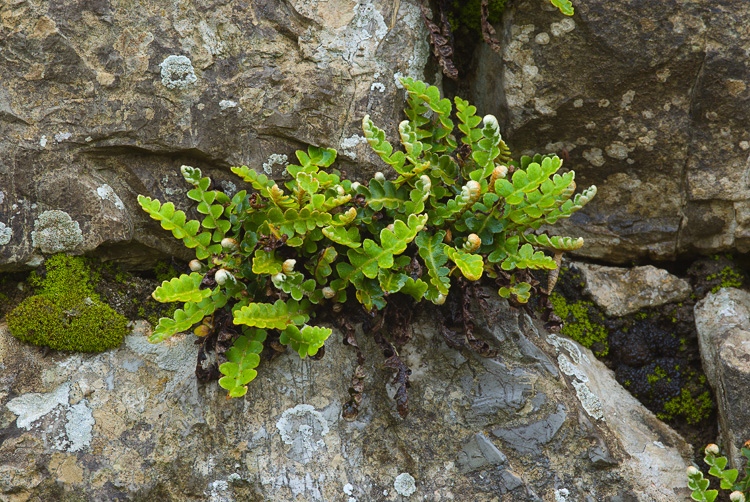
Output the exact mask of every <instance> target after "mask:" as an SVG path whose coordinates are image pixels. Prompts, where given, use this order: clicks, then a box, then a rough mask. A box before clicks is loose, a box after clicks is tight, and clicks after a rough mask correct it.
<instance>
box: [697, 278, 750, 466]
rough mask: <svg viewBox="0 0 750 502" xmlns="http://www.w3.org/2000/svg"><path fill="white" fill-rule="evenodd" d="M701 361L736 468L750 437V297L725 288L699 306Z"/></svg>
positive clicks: (744, 292) (698, 324)
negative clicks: (749, 395) (714, 394)
mask: <svg viewBox="0 0 750 502" xmlns="http://www.w3.org/2000/svg"><path fill="white" fill-rule="evenodd" d="M695 324H696V328H697V330H698V342H699V344H700V350H701V360H702V362H703V369H704V371H705V373H706V378H707V379H708V381H709V383H710V384H711V387H713V389H714V392H715V393H716V400H717V404H718V408H719V423H720V425H721V427H720V430H721V436H722V442H723V444H724V446H725V448H726V450H727V453H728V458H729V461H730V462H731V464H732V465H733V466H735V467H737V466H739V465H740V464H741V462H744V459H743V457H742V456H741V452H740V449H741V448H742V446H743V445H744V443H745V441H747V438H749V437H750V414H749V413H748V410H750V400H749V399H748V395H747V389H748V385H750V293H747V292H746V291H742V290H739V289H735V288H723V289H720V290H719V291H717V292H716V293H709V294H708V295H706V297H705V298H704V299H703V300H701V301H700V302H698V303H697V304H696V305H695Z"/></svg>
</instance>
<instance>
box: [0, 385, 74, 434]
mask: <svg viewBox="0 0 750 502" xmlns="http://www.w3.org/2000/svg"><path fill="white" fill-rule="evenodd" d="M69 395H70V385H69V384H67V383H65V384H63V385H61V386H60V387H58V388H57V389H55V390H54V391H53V392H47V393H46V394H38V393H31V394H24V395H23V396H19V397H17V398H14V399H11V400H10V402H8V404H7V405H6V406H7V408H8V409H9V410H10V411H12V412H13V413H15V414H16V415H18V418H17V419H16V426H17V427H20V428H23V429H27V430H31V428H32V424H33V423H34V422H36V421H37V420H39V419H40V418H42V417H43V416H45V415H47V414H48V413H50V412H52V410H54V409H55V408H56V407H57V406H60V405H63V406H65V405H67V404H68V396H69Z"/></svg>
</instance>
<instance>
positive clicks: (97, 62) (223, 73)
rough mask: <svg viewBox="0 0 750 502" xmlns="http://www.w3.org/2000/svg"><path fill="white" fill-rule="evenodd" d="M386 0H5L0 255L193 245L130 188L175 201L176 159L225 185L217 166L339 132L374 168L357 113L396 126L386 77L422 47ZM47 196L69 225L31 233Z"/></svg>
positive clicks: (164, 250)
mask: <svg viewBox="0 0 750 502" xmlns="http://www.w3.org/2000/svg"><path fill="white" fill-rule="evenodd" d="M397 5H399V9H398V12H393V5H392V3H391V2H382V1H380V0H377V1H373V0H366V1H360V2H343V1H339V0H333V1H326V2H312V1H309V0H290V1H287V0H259V1H254V2H250V3H248V5H247V7H246V8H244V7H243V8H237V5H236V4H234V3H232V2H226V1H220V2H214V3H211V5H210V6H208V7H206V6H201V5H198V4H196V5H193V4H190V5H184V6H182V7H180V8H176V7H175V6H174V4H173V3H171V2H168V1H165V0H155V1H153V2H150V3H149V5H148V7H145V8H138V9H130V10H122V9H117V8H114V7H113V6H112V5H110V3H109V2H84V3H81V2H79V1H74V0H55V1H52V0H42V1H41V3H38V4H34V5H33V6H32V5H31V4H29V3H27V2H14V3H13V4H12V5H7V6H5V5H4V10H3V13H4V19H8V20H10V19H12V21H8V22H9V23H10V24H8V25H5V24H4V25H3V28H4V33H5V31H7V36H4V38H3V44H2V46H3V50H2V51H0V76H1V77H2V78H0V82H2V83H0V150H1V151H2V152H3V155H2V158H0V194H2V195H1V196H0V270H1V271H6V270H18V269H23V268H27V267H28V266H27V265H26V264H27V262H29V261H30V260H32V259H34V256H35V255H34V253H35V247H41V250H42V252H44V253H51V252H57V251H59V250H60V249H63V248H64V249H65V250H74V251H75V252H77V253H91V252H92V251H94V250H96V253H97V254H99V255H101V256H102V257H104V258H107V259H116V260H118V261H120V262H123V263H125V264H127V265H129V266H131V267H139V268H147V267H149V266H150V265H152V264H153V262H154V261H155V260H156V259H157V258H159V257H163V256H164V255H165V254H166V255H171V256H179V257H182V258H190V257H191V253H190V252H189V251H188V250H186V249H185V248H184V247H183V246H182V245H181V244H180V243H179V242H177V241H176V240H174V239H173V238H172V237H171V235H170V233H169V232H167V231H164V230H162V229H161V228H160V227H159V225H158V223H156V222H154V221H152V220H150V219H149V218H148V216H147V215H146V213H144V212H143V211H142V210H141V208H140V206H139V205H138V203H137V200H136V197H137V195H138V194H144V195H148V196H150V197H153V198H157V199H159V200H161V201H163V202H164V201H172V202H174V203H175V204H177V206H178V209H181V210H188V209H189V208H190V204H189V203H190V201H189V200H188V199H187V198H186V197H185V193H186V192H187V189H188V188H189V187H188V186H187V185H186V183H185V182H184V180H183V179H182V176H181V175H180V173H179V167H180V166H181V165H182V164H188V165H192V166H194V167H199V168H201V169H202V170H203V172H204V173H206V174H209V175H211V176H212V178H213V179H214V181H215V182H216V184H217V186H219V187H227V186H230V185H234V186H235V189H241V188H237V187H239V186H241V185H242V184H243V183H242V182H241V180H239V179H238V178H237V177H235V176H234V175H233V174H232V173H230V172H229V169H228V168H229V166H240V165H247V166H250V167H252V168H254V169H257V170H259V171H260V170H264V167H263V166H264V165H265V166H266V168H265V170H266V172H267V174H269V175H271V176H279V175H280V174H281V172H282V169H283V167H284V166H283V165H279V164H278V163H274V162H270V163H269V159H270V158H272V156H273V155H276V154H283V155H287V157H288V158H290V159H293V158H294V151H295V150H296V149H297V148H301V149H306V148H307V145H313V146H321V147H332V148H336V149H337V150H338V152H339V159H340V162H338V164H337V167H338V168H339V169H341V170H342V171H343V172H345V173H346V174H347V175H348V176H350V177H364V176H366V175H367V173H372V172H374V171H376V170H380V169H382V168H383V164H382V161H380V160H379V159H378V158H377V156H376V155H375V154H373V153H372V152H370V148H369V146H368V145H367V143H366V141H365V140H364V138H363V135H362V134H363V133H362V131H361V125H360V123H361V120H362V117H363V116H364V115H365V114H366V113H369V114H370V115H371V116H372V118H373V121H374V122H375V123H376V124H378V125H379V126H380V127H381V128H383V129H385V130H386V131H387V134H389V135H390V136H391V137H392V138H396V137H397V125H398V123H399V122H400V120H401V116H402V113H403V112H402V110H403V106H404V102H403V90H401V89H399V88H398V87H397V85H396V84H397V82H396V77H397V76H398V75H401V76H411V77H414V78H420V79H424V73H423V69H424V66H425V63H426V61H427V58H428V56H429V48H428V45H427V42H426V36H425V35H426V30H425V28H424V25H423V23H422V20H421V14H420V11H419V7H418V2H417V1H415V0H403V1H401V2H400V3H399V4H397ZM5 7H7V8H5ZM102 187H108V189H107V188H102ZM48 211H61V212H64V213H67V214H68V215H69V216H70V218H71V220H72V221H73V222H77V224H78V225H79V229H78V231H77V232H76V233H75V234H76V235H78V232H80V235H79V237H78V238H79V239H82V241H81V242H76V241H71V240H70V238H68V237H66V236H65V235H63V238H62V240H61V239H60V238H59V237H60V234H57V236H55V235H50V236H47V234H46V233H45V230H37V233H38V235H37V239H36V244H35V243H34V242H32V236H31V232H32V231H34V222H35V221H37V220H38V219H39V218H40V217H41V215H42V214H44V213H45V212H48ZM192 217H193V218H197V217H198V215H197V214H192ZM66 235H67V234H66ZM71 235H73V234H71ZM48 237H49V238H48Z"/></svg>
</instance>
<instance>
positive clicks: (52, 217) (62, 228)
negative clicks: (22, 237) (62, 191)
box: [31, 209, 83, 254]
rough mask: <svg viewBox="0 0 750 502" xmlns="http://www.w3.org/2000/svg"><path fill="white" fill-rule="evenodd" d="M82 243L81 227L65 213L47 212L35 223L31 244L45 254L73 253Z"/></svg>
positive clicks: (58, 211) (57, 211)
mask: <svg viewBox="0 0 750 502" xmlns="http://www.w3.org/2000/svg"><path fill="white" fill-rule="evenodd" d="M82 242H83V234H82V233H81V227H80V226H79V225H78V222H77V221H74V220H73V218H71V217H70V215H69V214H68V213H66V212H65V211H60V210H57V209H55V210H52V211H45V212H43V213H42V214H41V215H39V218H37V219H36V221H34V230H33V231H32V232H31V243H32V245H33V246H34V247H35V248H39V249H41V250H42V252H43V253H49V254H55V253H62V252H64V251H71V250H73V249H75V248H76V247H77V246H78V245H79V244H80V243H82Z"/></svg>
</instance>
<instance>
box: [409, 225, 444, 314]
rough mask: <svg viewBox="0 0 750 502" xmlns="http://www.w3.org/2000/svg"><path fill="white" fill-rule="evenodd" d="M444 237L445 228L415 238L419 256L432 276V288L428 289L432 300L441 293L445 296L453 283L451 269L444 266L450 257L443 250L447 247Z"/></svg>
mask: <svg viewBox="0 0 750 502" xmlns="http://www.w3.org/2000/svg"><path fill="white" fill-rule="evenodd" d="M443 239H445V231H443V230H440V231H439V232H436V233H435V234H434V235H430V234H429V233H428V232H422V233H420V234H419V235H418V236H417V237H416V239H415V242H416V244H417V247H418V250H419V251H418V252H419V256H421V257H422V260H424V263H425V265H426V267H427V273H428V275H429V276H430V281H429V284H430V289H428V290H427V299H428V300H430V301H435V299H437V297H438V295H441V294H442V295H443V297H445V295H447V294H448V290H449V288H450V284H451V283H450V279H449V278H448V273H449V272H450V269H449V268H448V267H446V266H444V265H445V264H446V263H448V257H447V256H446V255H445V252H444V251H443V250H444V248H445V246H444V244H443Z"/></svg>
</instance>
